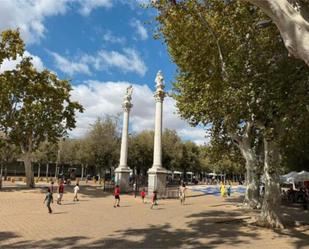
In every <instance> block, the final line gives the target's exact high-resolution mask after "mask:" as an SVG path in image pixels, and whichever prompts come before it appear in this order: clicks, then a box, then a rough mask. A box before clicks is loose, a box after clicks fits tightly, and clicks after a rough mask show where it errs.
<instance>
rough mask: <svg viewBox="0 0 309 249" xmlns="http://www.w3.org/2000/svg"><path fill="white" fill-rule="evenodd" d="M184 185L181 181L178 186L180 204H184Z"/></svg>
mask: <svg viewBox="0 0 309 249" xmlns="http://www.w3.org/2000/svg"><path fill="white" fill-rule="evenodd" d="M186 190H187V188H186V185H185V184H184V183H183V184H182V185H181V186H180V187H179V199H180V204H181V205H184V204H185V199H186Z"/></svg>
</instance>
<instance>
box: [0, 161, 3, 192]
mask: <svg viewBox="0 0 309 249" xmlns="http://www.w3.org/2000/svg"><path fill="white" fill-rule="evenodd" d="M2 172H3V163H2V162H1V170H0V189H2Z"/></svg>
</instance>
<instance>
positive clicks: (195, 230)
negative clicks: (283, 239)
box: [83, 211, 262, 249]
mask: <svg viewBox="0 0 309 249" xmlns="http://www.w3.org/2000/svg"><path fill="white" fill-rule="evenodd" d="M241 214H242V213H241V212H233V213H231V212H224V211H209V212H202V213H197V214H193V215H190V216H187V217H186V218H188V219H189V220H190V221H188V222H186V226H185V227H183V228H175V227H172V226H171V225H170V224H169V223H165V224H163V225H151V226H149V227H147V228H141V229H134V228H129V229H125V230H120V231H116V232H115V234H114V235H112V236H109V237H107V238H105V239H100V240H97V241H95V242H92V243H88V244H86V245H83V247H90V248H92V247H95V248H197V249H202V248H215V247H217V246H219V245H221V246H222V245H223V244H224V245H227V246H228V245H233V246H235V245H238V244H245V243H247V242H248V241H249V240H252V239H262V238H260V237H259V235H258V234H257V233H256V231H255V230H254V229H251V231H250V232H249V231H247V230H248V229H242V228H243V227H244V226H245V222H243V221H242V220H238V221H237V224H236V225H235V223H233V224H232V223H229V222H227V223H219V222H218V221H219V218H218V216H219V217H220V219H221V221H222V219H223V218H225V219H227V220H228V219H230V218H231V215H232V216H235V217H237V216H240V215H241ZM216 222H218V223H216ZM247 238H250V239H249V240H248V239H247ZM205 239H206V240H205Z"/></svg>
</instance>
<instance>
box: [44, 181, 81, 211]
mask: <svg viewBox="0 0 309 249" xmlns="http://www.w3.org/2000/svg"><path fill="white" fill-rule="evenodd" d="M54 188H55V187H54V182H51V185H50V187H48V188H47V193H46V195H45V199H44V202H43V203H44V204H45V203H46V206H47V209H48V212H49V213H50V214H51V213H52V212H53V210H52V209H51V203H53V202H54V198H53V193H54ZM79 190H80V189H79V184H78V183H76V185H75V187H74V189H73V191H74V197H73V201H74V202H75V201H79V199H78V192H79ZM57 193H58V196H57V204H58V205H61V202H62V198H63V194H64V182H63V181H61V182H60V183H59V186H58V188H57Z"/></svg>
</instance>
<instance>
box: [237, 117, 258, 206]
mask: <svg viewBox="0 0 309 249" xmlns="http://www.w3.org/2000/svg"><path fill="white" fill-rule="evenodd" d="M254 129H255V127H254V126H253V122H247V124H246V127H245V130H244V134H243V135H242V136H241V137H239V136H232V138H233V139H234V140H235V141H236V143H237V146H238V148H239V149H240V152H241V154H242V156H243V157H244V159H245V161H246V183H247V188H246V194H245V199H244V205H245V206H248V207H250V208H260V207H261V204H260V199H259V179H258V160H257V155H256V152H255V150H254V147H253V142H254V139H255V136H254Z"/></svg>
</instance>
